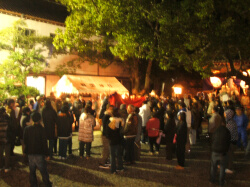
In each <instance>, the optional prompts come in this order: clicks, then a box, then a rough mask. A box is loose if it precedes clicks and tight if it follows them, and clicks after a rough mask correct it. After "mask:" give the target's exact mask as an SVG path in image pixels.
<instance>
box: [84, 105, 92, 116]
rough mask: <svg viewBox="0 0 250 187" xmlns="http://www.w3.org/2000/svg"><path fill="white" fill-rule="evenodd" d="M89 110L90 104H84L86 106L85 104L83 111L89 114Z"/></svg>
mask: <svg viewBox="0 0 250 187" xmlns="http://www.w3.org/2000/svg"><path fill="white" fill-rule="evenodd" d="M91 111H92V108H91V106H90V105H86V106H85V109H84V112H85V113H86V114H90V113H91Z"/></svg>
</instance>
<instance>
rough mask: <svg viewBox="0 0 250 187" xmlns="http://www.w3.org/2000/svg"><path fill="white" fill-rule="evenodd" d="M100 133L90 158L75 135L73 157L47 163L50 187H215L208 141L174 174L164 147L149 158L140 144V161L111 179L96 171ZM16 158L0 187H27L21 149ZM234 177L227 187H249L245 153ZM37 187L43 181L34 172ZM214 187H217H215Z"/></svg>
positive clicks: (228, 178) (1, 175)
mask: <svg viewBox="0 0 250 187" xmlns="http://www.w3.org/2000/svg"><path fill="white" fill-rule="evenodd" d="M100 137H101V133H100V132H95V141H94V142H93V146H92V149H91V158H90V159H89V160H86V158H83V159H80V158H79V156H78V154H79V153H78V150H77V148H78V141H77V133H74V137H73V156H71V157H69V158H68V159H67V160H65V161H61V160H59V158H58V156H55V157H54V159H53V160H51V161H48V172H49V174H50V180H51V181H52V182H53V186H57V187H64V186H65V187H69V186H70V187H71V186H144V187H146V186H150V187H152V186H188V187H189V186H197V187H202V186H214V185H211V184H209V170H210V152H209V144H208V141H207V139H206V137H205V135H203V136H202V137H201V139H200V140H199V141H198V142H197V144H196V145H194V146H191V152H190V154H186V167H185V169H184V170H183V171H179V170H175V168H174V167H175V166H176V165H177V161H176V158H175V157H174V159H173V160H172V161H167V160H166V159H165V146H164V145H161V149H160V154H159V155H157V156H156V155H153V156H151V155H149V154H148V152H149V146H148V145H147V144H142V148H141V159H140V161H137V162H136V164H135V165H132V166H125V168H126V170H125V171H124V172H123V173H119V174H116V175H113V174H111V173H110V171H109V170H108V169H99V168H98V163H99V160H100V158H101V151H102V146H101V138H100ZM15 153H16V154H17V156H14V157H12V158H11V159H12V170H11V171H10V172H8V173H4V172H3V171H1V172H0V186H1V187H4V186H13V187H18V186H20V187H26V186H29V168H28V166H27V165H25V164H23V163H22V156H21V154H20V153H21V148H20V147H17V148H16V149H15ZM234 171H235V173H234V174H231V175H229V174H228V175H226V186H237V187H240V186H250V160H245V159H244V152H243V151H242V150H240V149H238V150H237V151H236V152H235V164H234ZM37 175H38V180H39V185H40V186H44V185H43V184H42V178H41V175H40V173H39V172H37ZM215 186H216V185H215Z"/></svg>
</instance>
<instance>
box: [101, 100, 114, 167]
mask: <svg viewBox="0 0 250 187" xmlns="http://www.w3.org/2000/svg"><path fill="white" fill-rule="evenodd" d="M113 110H114V106H113V105H109V104H108V105H107V110H106V111H105V113H104V116H103V118H102V145H103V149H102V158H101V161H100V163H99V168H109V165H107V161H108V158H109V154H110V149H109V139H108V137H107V129H108V125H109V123H110V117H112V116H113Z"/></svg>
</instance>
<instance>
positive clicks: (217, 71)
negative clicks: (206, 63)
mask: <svg viewBox="0 0 250 187" xmlns="http://www.w3.org/2000/svg"><path fill="white" fill-rule="evenodd" d="M212 73H213V74H218V73H220V70H212Z"/></svg>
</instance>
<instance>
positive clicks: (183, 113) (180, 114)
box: [178, 111, 186, 122]
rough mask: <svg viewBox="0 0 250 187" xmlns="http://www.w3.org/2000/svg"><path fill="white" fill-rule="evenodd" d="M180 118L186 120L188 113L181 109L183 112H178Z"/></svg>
mask: <svg viewBox="0 0 250 187" xmlns="http://www.w3.org/2000/svg"><path fill="white" fill-rule="evenodd" d="M178 119H179V120H180V121H184V122H185V121H186V113H185V112H183V111H181V112H179V114H178Z"/></svg>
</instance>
